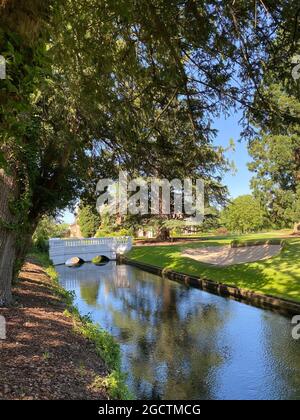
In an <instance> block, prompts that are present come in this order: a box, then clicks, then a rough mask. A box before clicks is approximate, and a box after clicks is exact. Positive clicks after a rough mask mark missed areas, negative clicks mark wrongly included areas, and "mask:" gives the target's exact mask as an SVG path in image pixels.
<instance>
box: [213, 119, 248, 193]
mask: <svg viewBox="0 0 300 420" xmlns="http://www.w3.org/2000/svg"><path fill="white" fill-rule="evenodd" d="M240 118H241V113H238V112H237V113H232V115H231V116H230V117H228V118H227V119H225V118H224V117H221V118H219V119H218V120H216V121H215V124H214V127H215V128H216V129H217V130H218V131H219V133H218V135H217V138H216V141H215V144H217V145H220V146H223V147H227V146H228V145H229V141H230V139H233V140H234V143H235V151H230V152H227V153H226V156H227V157H228V159H230V160H231V161H233V162H234V163H235V166H236V173H235V174H232V173H228V174H226V175H225V177H224V179H223V184H224V185H227V186H228V189H229V193H230V196H231V197H232V198H235V197H237V196H239V195H243V194H249V193H250V179H251V178H252V174H251V172H249V171H248V167H247V164H248V163H249V161H250V156H249V154H248V150H247V142H246V141H245V140H242V141H239V140H240V133H241V131H242V127H241V126H240V125H239V120H240Z"/></svg>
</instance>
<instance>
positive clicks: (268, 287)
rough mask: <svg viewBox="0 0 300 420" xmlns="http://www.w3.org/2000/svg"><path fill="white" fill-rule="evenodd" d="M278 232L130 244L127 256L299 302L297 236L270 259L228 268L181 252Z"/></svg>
mask: <svg viewBox="0 0 300 420" xmlns="http://www.w3.org/2000/svg"><path fill="white" fill-rule="evenodd" d="M278 236H279V235H278V234H277V233H276V232H275V233H274V232H273V236H272V232H268V233H263V234H255V235H243V236H228V237H222V238H220V237H212V238H210V239H207V240H202V241H200V242H191V243H189V244H184V245H183V244H178V245H176V244H175V245H170V246H143V247H134V248H133V249H132V250H131V251H130V252H129V253H128V254H127V257H128V258H130V259H132V260H135V261H139V262H144V263H147V264H152V265H155V266H158V267H163V268H167V269H170V270H174V271H177V272H180V273H184V274H188V275H193V276H197V277H201V278H206V279H210V280H214V281H217V282H220V283H225V284H230V285H235V286H238V287H241V288H244V289H249V290H253V291H256V292H261V293H265V294H270V295H274V296H278V297H282V298H286V299H291V300H295V301H298V302H299V301H300V258H299V257H300V239H299V238H295V239H286V240H285V246H284V248H283V249H282V251H281V253H280V254H279V255H278V256H276V257H274V258H271V259H268V260H263V261H258V262H252V263H248V264H237V265H233V266H228V267H216V266H212V265H209V264H204V263H200V262H198V261H195V260H192V259H190V258H184V257H182V256H181V253H182V251H183V250H184V249H187V248H199V247H203V246H204V247H205V246H220V245H226V244H230V243H231V242H232V240H233V239H236V240H240V241H246V240H250V239H251V240H262V239H276V238H278Z"/></svg>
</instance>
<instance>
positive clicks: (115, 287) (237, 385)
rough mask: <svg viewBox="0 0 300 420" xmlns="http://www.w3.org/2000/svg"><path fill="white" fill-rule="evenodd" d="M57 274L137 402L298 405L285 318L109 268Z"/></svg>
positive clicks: (296, 348)
mask: <svg viewBox="0 0 300 420" xmlns="http://www.w3.org/2000/svg"><path fill="white" fill-rule="evenodd" d="M57 270H58V272H59V274H60V279H61V284H62V286H63V287H65V288H66V289H67V290H74V291H75V293H76V299H75V302H76V304H77V306H78V307H79V309H80V311H81V313H83V314H88V313H90V314H91V316H92V319H93V320H94V321H95V322H97V323H99V324H100V325H101V326H102V327H103V328H105V329H106V330H108V331H109V332H110V333H111V334H113V335H114V336H115V338H116V339H117V340H118V341H119V343H120V344H121V350H122V364H123V369H124V370H125V371H127V372H128V385H129V387H130V388H131V390H132V391H133V393H134V394H135V395H136V396H137V398H139V399H300V341H295V340H293V339H292V337H291V320H290V319H289V318H285V317H283V316H281V315H279V314H276V313H273V312H271V311H265V310H261V309H258V308H254V307H251V306H247V305H245V304H242V303H239V302H235V301H233V300H230V299H225V298H222V297H219V296H215V295H212V294H209V293H206V292H203V291H201V290H198V289H194V288H188V287H186V286H184V285H181V284H178V283H176V282H172V281H170V280H165V279H162V278H160V277H158V276H155V275H152V274H149V273H146V272H144V271H141V270H139V269H136V268H134V267H130V266H126V265H116V264H115V263H113V262H110V263H109V264H107V265H106V266H105V267H95V266H93V265H91V264H85V265H83V266H82V267H80V268H78V269H70V268H67V267H64V266H59V267H57Z"/></svg>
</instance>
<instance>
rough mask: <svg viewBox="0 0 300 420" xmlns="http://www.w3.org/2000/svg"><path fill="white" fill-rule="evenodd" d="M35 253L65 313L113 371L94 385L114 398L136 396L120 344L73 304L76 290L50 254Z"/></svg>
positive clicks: (34, 255) (101, 377)
mask: <svg viewBox="0 0 300 420" xmlns="http://www.w3.org/2000/svg"><path fill="white" fill-rule="evenodd" d="M31 256H32V257H34V259H35V260H37V261H38V262H39V264H40V265H41V266H42V267H43V269H44V271H45V272H46V274H47V275H48V276H49V278H50V279H51V285H52V289H53V292H54V293H55V294H56V295H57V296H59V297H60V299H61V300H62V301H63V302H64V303H65V305H66V309H65V311H64V315H65V316H66V317H68V318H71V319H72V320H73V325H74V331H75V332H76V333H78V334H80V335H82V336H83V337H85V338H86V339H87V340H89V341H90V342H92V343H93V345H94V348H95V352H96V354H97V355H98V356H99V357H100V358H101V360H102V361H103V362H104V363H105V365H106V367H107V369H108V370H109V372H110V373H109V374H108V375H107V376H104V377H103V376H98V377H96V378H95V379H94V382H93V384H92V387H94V388H100V389H105V390H106V391H107V393H108V395H109V397H110V398H112V399H120V400H126V399H130V398H132V395H131V394H130V392H129V390H128V388H127V385H126V384H125V375H124V374H123V373H122V371H121V356H120V346H119V344H118V343H117V342H116V341H115V340H114V338H113V337H112V336H111V335H110V334H109V333H108V332H107V331H105V330H103V329H101V328H100V326H98V325H95V324H94V323H93V322H92V321H91V319H90V318H89V316H82V315H81V314H80V313H79V311H78V309H77V308H76V307H75V306H74V305H73V300H74V296H73V294H72V293H71V292H68V291H66V290H65V289H63V288H62V287H61V286H60V285H59V282H58V274H57V272H56V270H55V268H54V266H53V265H52V263H51V261H50V260H49V258H48V256H47V255H46V254H43V253H37V252H34V253H32V254H31Z"/></svg>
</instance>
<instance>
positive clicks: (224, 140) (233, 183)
mask: <svg viewBox="0 0 300 420" xmlns="http://www.w3.org/2000/svg"><path fill="white" fill-rule="evenodd" d="M240 118H241V114H240V113H232V115H231V116H230V117H228V118H224V117H220V118H219V119H217V120H216V121H215V124H214V127H215V128H216V129H217V130H218V131H219V133H218V135H217V138H216V141H215V144H216V145H220V146H223V147H228V146H229V142H230V139H233V140H234V143H235V150H234V151H229V152H227V153H226V156H227V158H228V159H230V160H231V161H233V162H234V163H235V166H236V173H234V174H233V173H227V174H226V175H225V177H224V179H223V184H224V185H227V186H228V189H229V193H230V196H231V197H232V198H235V197H237V196H239V195H243V194H248V193H250V186H249V183H250V179H251V176H252V175H251V173H250V172H249V171H248V168H247V163H248V162H249V160H250V157H249V155H248V151H247V143H246V141H245V140H243V141H239V139H240V133H241V131H242V127H241V126H240V125H239V120H240ZM63 220H64V222H66V223H73V222H74V216H73V215H72V214H71V213H70V212H69V211H66V212H65V213H64V215H63Z"/></svg>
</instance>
